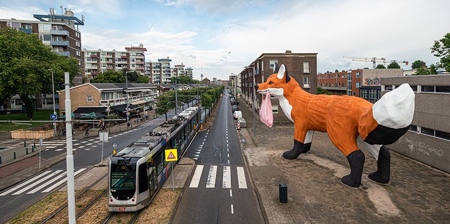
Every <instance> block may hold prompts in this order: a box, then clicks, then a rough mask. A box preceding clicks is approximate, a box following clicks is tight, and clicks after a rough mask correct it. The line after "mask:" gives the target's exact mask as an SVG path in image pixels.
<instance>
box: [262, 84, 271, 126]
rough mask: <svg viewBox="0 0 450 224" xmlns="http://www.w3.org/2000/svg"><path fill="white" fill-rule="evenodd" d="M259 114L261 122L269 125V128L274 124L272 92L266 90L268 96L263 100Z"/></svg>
mask: <svg viewBox="0 0 450 224" xmlns="http://www.w3.org/2000/svg"><path fill="white" fill-rule="evenodd" d="M259 116H260V119H261V122H263V123H264V124H265V125H267V126H268V127H269V128H271V127H272V125H273V113H272V102H270V93H269V91H267V92H266V96H265V97H263V100H262V102H261V108H260V109H259Z"/></svg>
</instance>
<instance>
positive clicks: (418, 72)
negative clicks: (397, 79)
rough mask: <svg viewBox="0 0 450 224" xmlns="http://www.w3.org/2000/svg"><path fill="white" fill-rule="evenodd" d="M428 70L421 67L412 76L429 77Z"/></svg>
mask: <svg viewBox="0 0 450 224" xmlns="http://www.w3.org/2000/svg"><path fill="white" fill-rule="evenodd" d="M429 74H430V70H428V68H427V67H421V68H417V69H416V74H414V75H429Z"/></svg>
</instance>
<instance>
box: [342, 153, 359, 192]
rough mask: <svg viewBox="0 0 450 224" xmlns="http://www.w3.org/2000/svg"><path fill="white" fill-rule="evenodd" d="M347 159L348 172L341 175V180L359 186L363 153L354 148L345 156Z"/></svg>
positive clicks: (351, 185) (349, 184)
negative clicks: (345, 174)
mask: <svg viewBox="0 0 450 224" xmlns="http://www.w3.org/2000/svg"><path fill="white" fill-rule="evenodd" d="M347 160H348V163H349V164H350V174H349V175H347V176H344V177H342V179H341V181H342V183H344V184H346V185H348V186H350V187H359V186H360V185H361V176H362V172H363V167H364V161H365V157H364V153H363V152H362V151H361V150H356V151H354V152H352V153H350V154H349V155H348V156H347Z"/></svg>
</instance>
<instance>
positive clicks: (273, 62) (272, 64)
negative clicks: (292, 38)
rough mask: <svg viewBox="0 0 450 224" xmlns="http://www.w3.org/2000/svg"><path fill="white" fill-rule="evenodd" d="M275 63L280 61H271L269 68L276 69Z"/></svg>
mask: <svg viewBox="0 0 450 224" xmlns="http://www.w3.org/2000/svg"><path fill="white" fill-rule="evenodd" d="M275 63H278V60H270V61H269V65H270V66H269V68H270V69H272V70H273V69H274V68H275Z"/></svg>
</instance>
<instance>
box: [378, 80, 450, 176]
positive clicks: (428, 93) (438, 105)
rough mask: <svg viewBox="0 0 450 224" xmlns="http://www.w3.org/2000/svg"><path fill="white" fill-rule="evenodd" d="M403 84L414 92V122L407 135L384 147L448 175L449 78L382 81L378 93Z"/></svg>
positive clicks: (449, 128)
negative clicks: (406, 84)
mask: <svg viewBox="0 0 450 224" xmlns="http://www.w3.org/2000/svg"><path fill="white" fill-rule="evenodd" d="M403 83H408V84H409V85H410V86H411V88H412V89H413V90H414V92H415V96H416V97H415V111H414V118H413V121H412V124H411V126H410V128H409V131H408V132H407V133H406V134H405V135H404V136H402V137H401V138H400V139H399V140H398V141H397V142H396V143H394V144H392V145H388V146H387V147H388V148H389V149H391V150H394V151H396V152H398V153H400V154H403V155H406V156H408V157H411V158H413V159H415V160H418V161H420V162H423V163H425V164H428V165H430V166H433V167H436V168H438V169H440V170H443V171H445V172H450V166H449V164H450V113H449V105H450V75H419V76H403V77H385V78H382V79H381V91H382V93H383V94H384V93H386V92H388V91H391V90H393V89H395V88H397V87H398V86H400V85H401V84H403ZM393 162H394V163H395V161H393Z"/></svg>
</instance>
